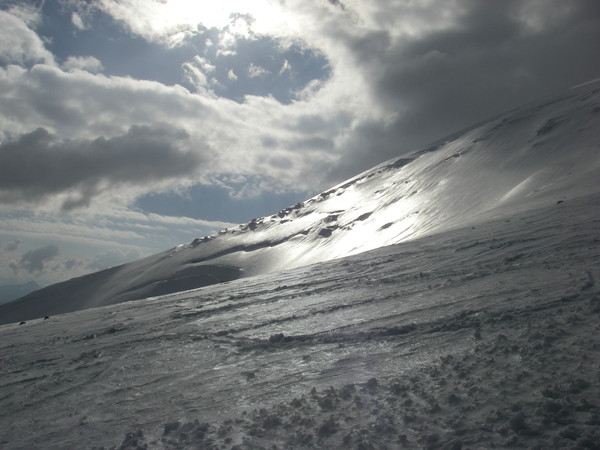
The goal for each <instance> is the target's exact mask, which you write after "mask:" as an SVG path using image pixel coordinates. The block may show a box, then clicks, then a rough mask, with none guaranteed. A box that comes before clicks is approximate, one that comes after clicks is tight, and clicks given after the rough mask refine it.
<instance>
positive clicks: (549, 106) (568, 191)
mask: <svg viewBox="0 0 600 450" xmlns="http://www.w3.org/2000/svg"><path fill="white" fill-rule="evenodd" d="M599 90H600V83H599V82H595V83H590V84H587V85H583V86H579V87H577V88H574V89H571V90H569V91H568V92H566V93H564V94H561V95H557V96H555V97H552V98H548V99H545V100H543V101H539V102H534V103H532V104H530V105H527V106H525V107H522V108H519V109H516V110H514V111H511V112H509V113H507V114H504V115H502V116H500V117H497V118H495V119H493V120H490V121H487V122H485V123H483V124H480V125H477V126H475V127H472V128H470V129H468V130H466V131H462V132H460V133H457V134H455V135H453V136H450V137H448V138H446V139H443V140H441V141H440V142H438V143H436V144H433V145H431V146H430V147H428V148H426V149H423V150H420V151H418V152H416V153H414V154H412V155H409V156H404V157H401V158H396V159H393V160H390V161H387V162H385V163H383V164H380V165H378V166H376V167H374V168H372V169H370V170H368V171H366V172H364V173H362V174H360V175H358V176H356V177H354V178H352V179H350V180H348V181H346V182H344V183H342V184H340V185H338V186H335V187H333V188H332V189H329V190H328V191H326V192H323V193H321V194H320V195H318V196H316V197H313V198H311V199H309V200H307V201H305V202H302V203H299V204H297V205H295V206H292V207H289V208H286V209H284V210H282V211H280V212H278V213H277V214H273V215H272V216H269V217H263V218H260V219H255V220H252V221H251V222H250V223H247V224H244V225H240V226H239V227H237V228H234V229H229V230H223V231H221V232H220V233H219V234H218V235H216V236H209V237H204V238H199V239H196V240H194V241H193V242H191V243H189V244H185V245H180V246H178V247H176V248H173V249H171V250H168V251H166V252H163V253H160V254H158V255H154V256H151V257H148V258H145V259H142V260H139V261H136V262H133V263H129V264H125V265H122V266H118V267H114V268H111V269H107V270H104V271H101V272H97V273H93V274H90V275H87V276H84V277H80V278H76V279H72V280H69V281H66V282H63V283H58V284H55V285H52V286H50V287H48V288H45V289H42V290H39V291H37V292H34V293H32V294H30V295H28V296H25V297H23V298H22V299H19V300H18V301H15V302H12V303H10V304H7V305H4V306H0V323H9V322H14V321H20V320H27V319H31V318H34V317H43V316H46V315H54V314H58V313H65V312H70V311H76V310H81V309H85V308H91V307H98V306H103V305H108V304H115V303H119V302H123V301H128V300H133V299H141V298H147V297H151V296H157V295H163V294H167V293H171V292H178V291H182V290H186V289H192V288H197V287H201V286H206V285H210V284H214V283H219V282H223V281H230V280H233V279H236V278H239V277H248V276H253V275H258V274H265V273H270V272H274V271H278V270H283V269H290V268H294V267H299V266H304V265H307V264H313V263H316V262H320V261H327V260H331V259H335V258H340V257H344V256H349V255H354V254H358V253H361V252H364V251H367V250H371V249H375V248H379V247H381V246H385V245H390V244H396V243H400V242H404V241H407V240H409V239H415V238H418V237H421V236H424V235H427V234H431V233H438V232H443V231H447V230H451V229H455V228H457V227H463V226H466V225H469V224H476V223H478V222H481V221H482V220H485V219H489V218H494V217H501V216H502V215H503V214H506V213H507V212H511V213H512V212H515V211H517V210H520V209H521V210H522V209H527V208H531V207H532V206H533V205H535V206H542V205H549V204H555V203H556V202H558V201H563V200H565V199H567V198H573V197H577V196H580V195H584V194H589V193H591V192H596V191H597V190H598V189H600V183H598V181H597V180H598V179H600V151H599V150H600V148H599V142H600V125H599V123H600V94H599Z"/></svg>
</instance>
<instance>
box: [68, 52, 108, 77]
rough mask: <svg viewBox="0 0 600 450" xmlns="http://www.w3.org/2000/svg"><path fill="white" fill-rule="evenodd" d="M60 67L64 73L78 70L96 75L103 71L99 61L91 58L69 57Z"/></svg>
mask: <svg viewBox="0 0 600 450" xmlns="http://www.w3.org/2000/svg"><path fill="white" fill-rule="evenodd" d="M62 67H63V69H65V70H66V71H72V70H77V69H80V70H85V71H87V72H90V73H98V72H102V70H104V67H103V66H102V63H101V62H100V60H99V59H98V58H95V57H93V56H69V57H68V58H67V59H66V60H65V62H64V63H62Z"/></svg>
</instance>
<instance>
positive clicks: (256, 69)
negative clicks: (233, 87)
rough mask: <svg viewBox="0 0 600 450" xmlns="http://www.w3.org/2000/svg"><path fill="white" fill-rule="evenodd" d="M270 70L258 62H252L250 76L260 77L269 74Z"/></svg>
mask: <svg viewBox="0 0 600 450" xmlns="http://www.w3.org/2000/svg"><path fill="white" fill-rule="evenodd" d="M269 73H270V72H269V71H268V70H267V69H265V68H264V67H260V66H257V65H256V64H250V66H249V67H248V77H249V78H258V77H264V76H266V75H268V74H269Z"/></svg>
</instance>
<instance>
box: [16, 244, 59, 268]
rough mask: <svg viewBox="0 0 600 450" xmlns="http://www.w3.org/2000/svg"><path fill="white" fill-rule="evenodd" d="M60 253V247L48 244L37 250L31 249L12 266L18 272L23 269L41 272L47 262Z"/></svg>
mask: <svg viewBox="0 0 600 450" xmlns="http://www.w3.org/2000/svg"><path fill="white" fill-rule="evenodd" d="M59 254H60V249H59V248H58V247H57V246H56V245H51V244H50V245H46V246H45V247H41V248H38V249H36V250H30V251H28V252H27V253H25V254H24V255H23V256H21V259H20V260H19V262H18V263H11V264H10V267H11V268H12V269H13V271H14V273H15V274H17V273H19V271H21V270H25V271H26V272H28V273H36V272H37V273H41V272H43V271H44V268H45V266H46V264H47V263H48V262H50V261H52V260H53V259H54V258H56V257H57V256H58V255H59Z"/></svg>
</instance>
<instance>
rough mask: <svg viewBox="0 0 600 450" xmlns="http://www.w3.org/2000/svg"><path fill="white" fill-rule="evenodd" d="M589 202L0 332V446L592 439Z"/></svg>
mask: <svg viewBox="0 0 600 450" xmlns="http://www.w3.org/2000/svg"><path fill="white" fill-rule="evenodd" d="M599 236H600V194H593V195H588V196H582V197H579V198H577V199H568V200H566V201H564V202H561V203H558V204H556V202H555V203H554V204H552V205H548V206H543V207H540V208H537V209H531V210H526V211H518V212H515V213H514V214H507V215H505V216H504V217H503V218H499V219H493V220H489V221H484V222H481V223H478V224H477V225H475V226H468V227H463V228H459V229H455V230H453V231H448V232H444V233H439V234H434V235H430V236H427V237H423V238H420V239H415V240H412V241H410V242H406V243H403V244H400V245H394V246H389V247H384V248H380V249H376V250H373V251H370V252H367V253H363V254H360V255H355V256H351V257H348V258H344V259H339V260H335V261H329V262H324V263H320V264H316V265H312V266H308V267H302V268H298V269H294V270H290V271H284V272H278V273H274V274H267V275H261V276H257V277H253V278H247V279H244V280H236V281H232V282H229V283H224V284H219V285H214V286H209V287H205V288H202V289H198V290H192V291H187V292H182V293H177V294H171V295H166V296H163V297H158V298H153V299H149V300H139V301H131V302H125V303H120V304H117V305H112V306H106V307H101V308H97V309H88V310H84V311H79V312H75V313H72V314H67V315H60V316H54V317H50V318H49V319H47V320H43V319H36V320H33V321H28V322H27V323H25V324H23V325H18V324H10V325H4V326H2V327H0V354H1V355H2V364H1V367H0V371H1V372H0V375H1V376H0V411H1V412H0V414H1V415H2V419H1V420H0V427H1V428H0V436H1V437H0V439H1V440H0V446H1V447H2V448H6V449H35V448H52V449H54V448H56V449H58V448H61V449H64V448H78V449H80V448H94V447H96V448H100V447H104V448H120V449H140V448H146V446H147V447H148V448H168V449H175V448H225V449H231V448H254V449H258V448H280V449H292V448H328V449H335V448H340V449H342V448H343V449H347V448H356V449H368V448H376V449H379V448H404V447H406V448H430V449H437V448H441V449H460V448H493V447H496V448H519V447H528V448H539V449H546V448H598V442H600V385H599V384H598V375H599V373H600V320H599V319H600V287H599V286H598V284H597V280H598V277H599V276H600V239H599Z"/></svg>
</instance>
